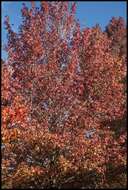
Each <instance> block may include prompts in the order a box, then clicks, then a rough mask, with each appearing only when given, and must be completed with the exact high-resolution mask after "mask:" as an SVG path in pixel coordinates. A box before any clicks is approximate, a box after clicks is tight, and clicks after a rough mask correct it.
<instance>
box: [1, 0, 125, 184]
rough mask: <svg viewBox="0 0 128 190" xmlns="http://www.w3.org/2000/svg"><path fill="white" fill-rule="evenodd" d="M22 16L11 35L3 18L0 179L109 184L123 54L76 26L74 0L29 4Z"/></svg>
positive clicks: (116, 163)
mask: <svg viewBox="0 0 128 190" xmlns="http://www.w3.org/2000/svg"><path fill="white" fill-rule="evenodd" d="M69 7H70V10H69ZM22 16H23V23H22V25H21V27H20V32H19V33H18V34H16V33H14V32H13V31H12V29H11V27H10V24H9V19H8V17H7V19H6V22H5V24H6V28H7V30H8V44H7V51H8V60H7V63H6V64H5V63H4V64H3V65H2V143H3V148H2V154H3V157H2V182H3V186H4V187H8V188H26V187H28V188H30V187H34V188H40V187H46V188H48V187H60V188H61V187H62V186H63V187H70V186H73V183H74V187H80V188H81V187H85V186H86V187H87V188H88V187H89V188H90V187H92V188H96V187H100V188H101V187H103V188H104V187H111V183H110V179H109V174H110V173H111V171H113V172H114V171H116V170H117V169H118V168H119V167H122V168H125V167H126V147H125V142H126V131H125V129H124V128H125V127H124V126H122V125H121V124H119V123H118V124H117V126H116V129H117V128H118V127H119V128H120V129H121V130H122V129H123V132H121V131H120V130H118V133H117V131H116V130H115V128H114V127H113V125H112V126H111V127H110V125H111V123H112V122H113V120H121V119H122V118H123V116H124V114H125V112H126V107H125V104H126V94H125V84H124V83H123V82H122V81H123V80H124V79H125V77H126V64H125V62H124V58H123V56H122V57H120V56H119V55H118V54H116V55H113V54H112V45H111V44H112V39H110V38H109V37H108V36H107V34H106V32H102V31H101V29H100V27H99V26H98V25H97V26H96V27H93V28H92V29H86V28H85V29H84V30H83V31H81V30H80V26H79V23H77V22H76V21H75V4H73V5H72V6H69V3H68V2H46V1H41V9H40V10H38V9H36V8H35V5H34V4H33V3H32V9H30V10H29V9H28V8H27V7H26V6H25V5H24V6H23V8H22ZM112 25H114V24H112ZM116 35H117V37H118V35H120V33H119V34H116ZM117 175H118V173H117ZM88 176H89V177H88ZM94 176H95V178H94ZM112 178H113V180H114V179H115V173H114V174H113V176H112ZM89 181H90V182H89ZM122 183H124V182H122ZM123 185H124V186H125V184H123ZM123 185H122V184H121V187H122V186H123Z"/></svg>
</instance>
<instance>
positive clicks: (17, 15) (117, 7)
mask: <svg viewBox="0 0 128 190" xmlns="http://www.w3.org/2000/svg"><path fill="white" fill-rule="evenodd" d="M22 3H26V4H27V5H28V6H29V7H30V2H24V1H20V2H16V1H6V2H5V1H4V2H2V47H3V45H4V44H5V43H6V42H7V33H6V30H5V28H4V18H5V16H6V15H8V16H9V17H10V23H11V24H13V26H12V28H13V30H14V31H15V32H18V26H19V25H20V24H21V23H22V19H21V8H22ZM36 5H37V6H38V5H39V2H36ZM113 16H114V17H120V16H121V17H123V18H124V19H125V21H126V19H127V18H126V1H108V2H107V1H94V2H93V1H83V2H82V1H80V2H79V1H77V12H76V19H79V21H80V26H81V28H84V27H92V26H95V25H96V24H97V23H98V24H99V25H100V26H101V28H102V30H104V29H105V26H106V25H107V24H108V23H109V21H110V19H111V18H112V17H113ZM6 58H7V53H6V52H5V51H4V50H3V49H2V59H4V60H5V59H6Z"/></svg>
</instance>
